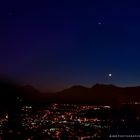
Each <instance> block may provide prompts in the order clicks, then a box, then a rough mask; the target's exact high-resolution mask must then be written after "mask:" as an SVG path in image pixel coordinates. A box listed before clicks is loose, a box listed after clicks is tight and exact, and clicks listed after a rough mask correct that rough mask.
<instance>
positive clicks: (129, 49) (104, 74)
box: [0, 0, 140, 91]
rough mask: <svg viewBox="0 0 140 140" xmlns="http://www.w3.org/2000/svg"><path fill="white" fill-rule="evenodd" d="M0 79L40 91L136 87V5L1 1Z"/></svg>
mask: <svg viewBox="0 0 140 140" xmlns="http://www.w3.org/2000/svg"><path fill="white" fill-rule="evenodd" d="M0 74H2V75H7V76H9V77H11V78H13V79H14V80H16V81H18V82H19V83H21V84H25V85H26V84H31V85H33V86H35V87H36V88H38V89H40V90H42V91H57V90H61V89H63V88H67V87H70V86H72V85H84V86H88V87H90V86H93V85H94V84H95V83H104V84H115V85H118V86H136V85H140V1H139V0H44V1H41V0H40V1H39V0H38V1H35V0H28V1H25V0H18V1H14V0H9V1H6V0H5V1H2V2H0ZM109 74H110V75H109ZM111 74H112V75H111Z"/></svg>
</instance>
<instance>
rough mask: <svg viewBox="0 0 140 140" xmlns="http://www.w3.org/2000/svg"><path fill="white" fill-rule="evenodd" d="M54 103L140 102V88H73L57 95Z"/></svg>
mask: <svg viewBox="0 0 140 140" xmlns="http://www.w3.org/2000/svg"><path fill="white" fill-rule="evenodd" d="M53 96H54V95H53ZM54 101H58V102H64V103H86V104H88V103H89V104H96V105H97V104H99V105H103V104H108V105H112V104H120V103H130V102H139V101H140V87H139V86H138V87H117V86H114V85H105V84H96V85H94V86H93V87H91V88H87V87H83V86H72V87H71V88H68V89H65V90H63V91H61V92H58V93H56V94H55V96H54Z"/></svg>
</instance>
